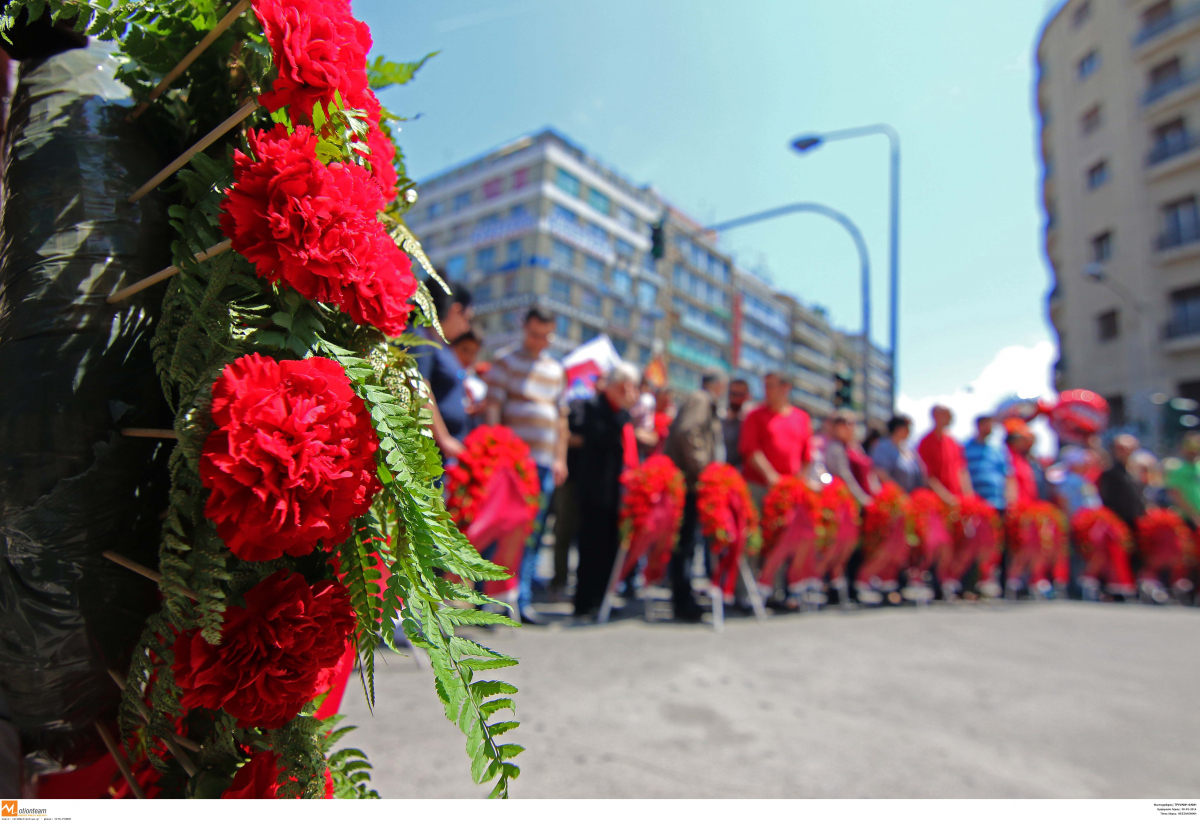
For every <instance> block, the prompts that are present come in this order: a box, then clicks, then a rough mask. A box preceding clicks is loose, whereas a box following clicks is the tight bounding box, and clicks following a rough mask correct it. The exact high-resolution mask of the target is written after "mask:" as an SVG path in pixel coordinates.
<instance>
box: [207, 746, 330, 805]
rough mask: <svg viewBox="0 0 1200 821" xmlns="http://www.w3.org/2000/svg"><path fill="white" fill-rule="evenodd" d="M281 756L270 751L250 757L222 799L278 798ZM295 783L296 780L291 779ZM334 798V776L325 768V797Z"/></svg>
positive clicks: (222, 795)
mask: <svg viewBox="0 0 1200 821" xmlns="http://www.w3.org/2000/svg"><path fill="white" fill-rule="evenodd" d="M279 770H280V767H279V756H278V755H276V754H275V753H273V752H271V751H270V750H262V751H260V752H257V753H255V754H254V755H253V756H251V757H250V760H249V761H247V762H246V763H245V764H243V765H242V767H241V769H239V770H238V771H237V775H235V776H234V777H233V783H232V784H230V785H229V786H228V787H227V788H226V789H225V792H223V793H221V798H278V797H279V795H278V793H279V775H280V772H279ZM291 780H292V781H295V780H296V779H295V778H292V779H291ZM323 797H324V798H333V774H332V773H331V772H329V768H328V767H326V768H325V795H324V796H323Z"/></svg>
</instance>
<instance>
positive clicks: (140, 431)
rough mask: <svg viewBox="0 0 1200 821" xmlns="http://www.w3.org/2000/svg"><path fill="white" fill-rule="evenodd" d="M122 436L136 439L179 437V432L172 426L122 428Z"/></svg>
mask: <svg viewBox="0 0 1200 821" xmlns="http://www.w3.org/2000/svg"><path fill="white" fill-rule="evenodd" d="M121 435H122V436H129V437H131V438H134V439H178V438H179V434H178V433H176V432H175V431H173V430H171V429H170V428H121Z"/></svg>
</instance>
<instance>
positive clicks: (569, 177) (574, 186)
mask: <svg viewBox="0 0 1200 821" xmlns="http://www.w3.org/2000/svg"><path fill="white" fill-rule="evenodd" d="M554 184H555V185H557V186H558V187H559V188H561V189H562V190H563V191H566V192H567V193H568V194H570V195H571V196H572V197H578V196H579V189H580V185H579V177H576V176H575V175H574V174H568V173H567V172H566V171H563V170H562V169H561V168H560V169H558V173H557V174H555V175H554Z"/></svg>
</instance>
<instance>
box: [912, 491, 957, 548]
mask: <svg viewBox="0 0 1200 821" xmlns="http://www.w3.org/2000/svg"><path fill="white" fill-rule="evenodd" d="M908 502H909V507H910V510H911V512H912V521H913V531H914V532H915V533H916V534H917V538H918V539H919V540H920V541H921V542H922V543H924V542H925V541H927V540H928V538H929V535H930V529H931V528H932V527H934V525H935V523H937V522H940V523H941V525H942V527H944V528H945V532H946V533H949V532H950V529H951V514H952V513H953V511H951V509H950V506H949V505H948V504H946V502H945V500H944V499H942V497H941V496H938V495H937V494H936V493H934V492H933V491H932V490H929V489H928V488H923V487H919V488H917V489H916V490H914V491H913V492H912V493H910V494H909V496H908Z"/></svg>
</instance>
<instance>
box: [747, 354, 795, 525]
mask: <svg viewBox="0 0 1200 821" xmlns="http://www.w3.org/2000/svg"><path fill="white" fill-rule="evenodd" d="M763 393H764V394H766V401H764V402H763V404H762V405H760V406H759V407H757V408H755V409H754V410H752V411H750V413H749V414H747V415H746V419H745V421H744V422H742V433H741V438H740V439H739V441H738V452H739V453H741V455H742V476H744V477H745V478H746V482H747V483H749V485H750V491H751V493H752V494H753V495H754V498H755V500H756V501H759V502H760V503H761V501H762V498H763V496H765V495H766V492H767V488H768V487H770V486H771V485H774V484H775V483H776V482H778V481H779V479H780V477H782V476H795V475H797V474H799V473H800V471H801V469H802V468H803V467H804V465H805V464H806V463H807V462H808V459H809V453H808V443H809V440H810V439H811V438H812V422H811V421H810V420H809V418H808V414H807V413H805V412H804V411H803V410H801V409H800V408H797V407H796V406H794V405H793V404H792V399H791V397H792V379H791V377H790V376H788V375H787V374H782V373H774V372H772V373H768V374H767V375H766V376H765V377H764V378H763Z"/></svg>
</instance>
